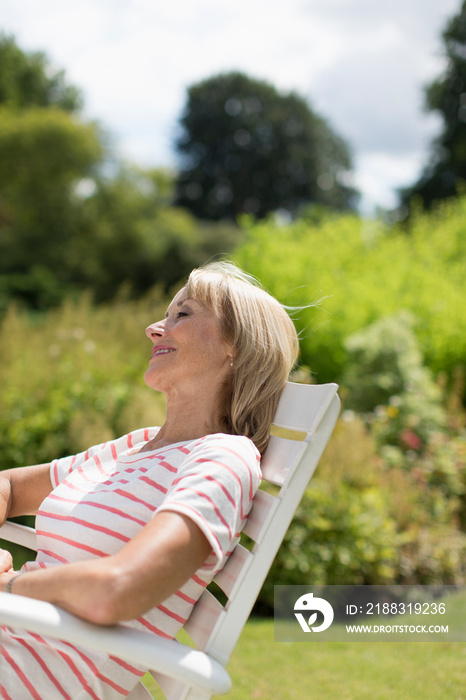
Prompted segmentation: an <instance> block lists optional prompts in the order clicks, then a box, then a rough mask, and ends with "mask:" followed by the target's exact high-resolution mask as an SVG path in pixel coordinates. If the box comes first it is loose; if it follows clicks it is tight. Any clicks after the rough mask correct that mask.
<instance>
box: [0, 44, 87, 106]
mask: <svg viewBox="0 0 466 700" xmlns="http://www.w3.org/2000/svg"><path fill="white" fill-rule="evenodd" d="M0 105H4V106H6V107H8V109H12V110H18V109H28V108H31V107H58V108H59V109H62V110H65V111H66V112H76V111H77V110H79V109H80V107H81V105H82V99H81V94H80V92H79V90H77V88H75V87H73V86H72V85H68V84H67V83H66V81H65V74H64V72H63V71H54V70H53V68H52V66H51V64H50V62H49V60H48V58H47V57H46V55H45V54H43V53H40V52H34V53H25V52H23V51H22V50H21V49H20V48H19V47H18V46H17V44H16V42H15V40H14V38H13V37H11V36H6V35H5V34H0Z"/></svg>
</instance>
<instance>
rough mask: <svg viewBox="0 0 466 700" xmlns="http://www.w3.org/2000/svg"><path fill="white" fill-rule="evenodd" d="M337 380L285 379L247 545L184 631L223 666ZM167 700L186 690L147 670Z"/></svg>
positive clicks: (309, 469) (327, 428)
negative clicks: (220, 593) (271, 490)
mask: <svg viewBox="0 0 466 700" xmlns="http://www.w3.org/2000/svg"><path fill="white" fill-rule="evenodd" d="M337 389H338V386H337V385H336V384H320V385H309V384H294V383H292V382H288V383H287V385H286V387H285V389H284V391H283V394H282V396H281V398H280V402H279V405H278V408H277V411H276V414H275V420H274V426H275V430H274V431H273V435H272V437H271V439H270V442H269V445H268V447H267V450H266V452H265V454H264V456H263V459H262V474H263V484H264V486H265V484H266V483H269V484H274V485H275V486H276V487H278V488H279V491H278V493H277V494H276V495H272V494H271V493H269V492H268V491H267V490H265V489H266V487H265V488H262V487H261V489H260V490H259V491H258V492H257V494H256V496H255V498H254V502H253V506H252V509H251V512H250V514H249V516H248V519H247V521H246V523H245V526H244V529H243V532H244V534H245V535H247V536H248V537H249V538H250V539H251V540H253V541H254V546H253V548H252V549H251V550H250V549H248V548H246V547H244V546H243V545H241V544H238V545H237V547H236V548H235V550H234V551H233V553H232V555H231V556H230V558H229V559H228V561H227V563H226V565H225V567H224V568H223V569H222V570H221V571H220V572H219V573H218V574H217V576H216V577H215V579H214V580H215V583H216V584H217V585H218V586H219V587H220V588H221V589H222V591H223V592H224V593H225V595H226V596H227V598H228V600H227V603H226V604H225V605H222V604H221V603H220V602H219V601H218V600H217V598H216V597H215V596H214V595H213V594H212V593H210V592H209V591H208V590H206V591H204V593H203V594H202V596H201V598H200V599H199V600H198V602H197V603H196V605H195V607H194V609H193V611H192V614H191V616H190V618H189V620H188V621H187V623H186V624H185V627H184V629H185V630H186V632H187V633H188V634H189V636H190V637H191V639H192V640H193V642H194V644H195V646H196V647H197V648H198V649H201V650H203V651H206V652H208V653H209V654H210V655H211V656H212V657H214V658H215V659H217V660H218V661H220V663H221V664H222V665H226V663H227V661H228V659H229V658H230V655H231V653H232V651H233V649H234V647H235V645H236V643H237V641H238V639H239V637H240V634H241V632H242V630H243V627H244V625H245V624H246V621H247V619H248V617H249V615H250V612H251V610H252V607H253V605H254V603H255V601H256V599H257V597H258V595H259V592H260V590H261V588H262V584H263V582H264V580H265V578H266V576H267V573H268V571H269V570H270V567H271V565H272V563H273V560H274V558H275V555H276V553H277V551H278V549H279V547H280V544H281V542H282V540H283V538H284V536H285V534H286V532H287V530H288V527H289V525H290V522H291V520H292V518H293V515H294V513H295V511H296V508H297V506H298V505H299V503H300V501H301V499H302V496H303V494H304V491H305V490H306V487H307V485H308V483H309V480H310V479H311V477H312V475H313V473H314V470H315V467H316V465H317V463H318V461H319V459H320V456H321V454H322V452H323V450H324V448H325V445H326V444H327V442H328V439H329V437H330V435H331V433H332V431H333V428H334V426H335V423H336V420H337V418H338V414H339V411H340V401H339V398H338V395H337ZM153 675H154V677H155V679H156V680H157V682H158V683H159V685H160V686H161V688H162V690H163V692H164V694H165V696H166V698H167V699H168V700H175V699H176V700H182V699H183V698H187V697H188V695H189V688H186V686H183V684H182V683H180V682H179V681H175V680H173V679H171V678H168V677H167V676H163V675H162V674H155V673H154V674H153Z"/></svg>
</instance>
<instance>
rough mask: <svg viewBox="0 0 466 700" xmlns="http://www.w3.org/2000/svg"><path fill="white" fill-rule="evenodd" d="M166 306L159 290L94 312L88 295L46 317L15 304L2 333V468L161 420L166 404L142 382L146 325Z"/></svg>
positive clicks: (44, 458)
mask: <svg viewBox="0 0 466 700" xmlns="http://www.w3.org/2000/svg"><path fill="white" fill-rule="evenodd" d="M165 307H166V303H165V300H164V298H163V297H162V296H161V295H160V293H159V292H157V290H154V293H153V294H152V295H151V296H150V297H147V298H146V299H144V301H141V302H139V303H136V302H133V303H129V302H124V301H120V302H118V303H116V304H115V305H114V306H113V307H112V309H111V310H110V309H108V308H105V307H101V308H99V309H93V308H92V307H91V306H90V303H89V299H88V298H85V297H84V298H83V299H82V300H81V301H80V302H79V303H73V302H71V301H69V302H66V303H65V304H64V305H63V306H62V307H61V308H59V309H57V310H55V311H53V312H49V314H48V315H46V316H44V317H30V316H29V315H28V314H26V313H25V312H24V311H20V310H19V309H15V308H10V309H9V312H8V314H7V316H6V318H5V319H4V321H3V325H2V329H1V333H0V358H1V365H0V381H1V384H2V393H1V396H0V442H1V444H2V463H1V468H7V467H13V466H21V465H23V464H31V463H33V464H35V463H38V462H46V461H49V460H50V459H52V458H55V457H60V456H63V455H65V454H74V453H75V452H77V451H79V450H82V449H86V448H87V447H89V446H90V445H91V444H96V443H100V442H103V441H105V440H108V439H110V438H112V437H117V436H119V435H122V434H124V433H125V432H127V431H129V430H132V429H134V428H136V427H141V426H142V425H157V424H159V422H160V421H161V420H163V416H164V404H163V402H161V400H160V398H158V397H157V395H152V394H151V392H150V391H149V390H148V389H146V388H145V387H144V385H143V382H142V373H143V371H144V369H145V367H146V366H147V357H148V355H147V353H148V351H149V347H148V344H147V338H146V337H145V334H144V329H145V327H146V326H147V325H148V324H149V323H150V322H152V321H153V320H155V319H158V318H161V317H162V316H163V314H164V312H165Z"/></svg>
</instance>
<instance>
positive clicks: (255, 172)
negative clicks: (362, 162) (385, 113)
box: [177, 73, 355, 220]
mask: <svg viewBox="0 0 466 700" xmlns="http://www.w3.org/2000/svg"><path fill="white" fill-rule="evenodd" d="M180 123H181V128H182V133H181V135H180V137H179V138H178V140H177V150H178V152H179V154H180V156H181V172H180V174H179V176H178V181H177V202H178V204H180V205H182V206H185V207H187V208H188V209H189V210H190V211H192V212H193V213H194V214H195V215H196V216H198V217H201V218H206V219H222V218H230V219H233V220H236V218H237V217H238V215H239V214H241V213H244V212H246V213H250V214H253V215H254V216H257V217H263V216H265V215H266V214H267V213H268V212H270V211H275V210H277V209H285V210H287V211H289V212H292V213H296V211H298V210H299V208H300V207H301V206H302V205H304V204H306V203H308V202H317V203H321V204H326V205H329V206H332V207H336V208H338V209H344V208H348V207H351V206H353V205H354V201H355V192H354V191H353V190H352V189H351V188H350V187H349V186H348V185H347V184H346V181H347V172H348V171H349V170H350V168H351V160H350V155H349V151H348V147H347V146H346V144H345V143H344V141H343V140H342V139H341V138H340V137H339V136H337V135H336V134H335V133H334V132H333V131H332V129H331V128H330V126H329V125H328V123H327V122H326V121H325V120H324V119H323V118H322V117H320V116H318V115H317V114H316V113H314V112H313V111H312V110H311V108H310V107H309V105H308V104H307V103H306V101H305V100H304V99H303V98H302V97H300V96H299V95H297V94H295V93H290V94H286V95H285V94H281V93H279V92H278V90H276V88H274V87H273V86H272V85H269V84H268V83H266V82H263V81H259V80H254V79H252V78H249V77H248V76H246V75H244V74H242V73H227V74H221V75H217V76H214V77H212V78H209V79H207V80H204V81H202V82H200V83H197V84H195V85H192V86H191V87H190V88H189V89H188V98H187V102H186V106H185V108H184V112H183V114H182V117H181V120H180Z"/></svg>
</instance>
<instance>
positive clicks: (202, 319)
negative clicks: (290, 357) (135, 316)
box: [144, 288, 233, 393]
mask: <svg viewBox="0 0 466 700" xmlns="http://www.w3.org/2000/svg"><path fill="white" fill-rule="evenodd" d="M146 335H147V336H148V338H150V339H151V340H152V343H153V347H152V355H151V358H150V361H149V368H148V369H147V371H146V373H145V375H144V381H145V382H146V384H147V385H148V386H150V387H152V388H153V389H156V390H157V391H163V392H165V393H169V392H170V391H177V392H178V391H183V390H184V391H188V392H189V391H192V390H198V389H199V388H200V387H202V385H203V384H204V383H205V382H208V383H209V384H210V386H212V385H215V384H218V385H219V386H220V385H221V384H223V382H224V380H225V378H226V376H227V374H228V372H229V371H230V361H231V358H232V356H233V350H232V347H231V345H230V344H229V343H227V342H226V341H225V339H224V338H223V336H222V333H221V329H220V322H219V320H218V318H217V317H216V316H215V314H214V313H213V312H212V311H210V310H209V309H207V308H206V307H205V306H204V305H203V304H201V303H200V302H198V301H196V300H195V299H188V298H187V296H186V288H183V289H181V290H180V291H179V292H178V294H177V295H176V296H175V297H174V299H173V301H172V302H171V304H170V306H169V307H168V310H167V313H166V315H165V318H164V319H163V320H161V321H157V322H156V323H153V324H152V325H150V326H148V328H146Z"/></svg>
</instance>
